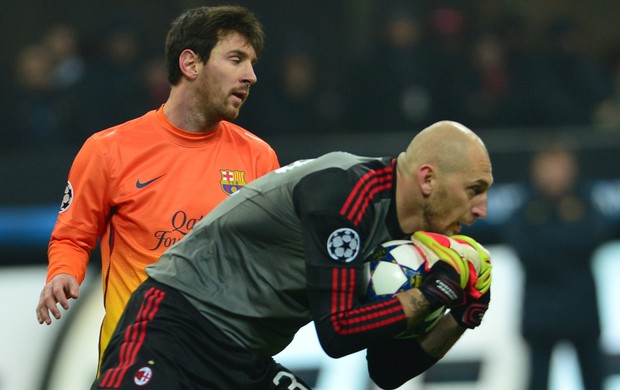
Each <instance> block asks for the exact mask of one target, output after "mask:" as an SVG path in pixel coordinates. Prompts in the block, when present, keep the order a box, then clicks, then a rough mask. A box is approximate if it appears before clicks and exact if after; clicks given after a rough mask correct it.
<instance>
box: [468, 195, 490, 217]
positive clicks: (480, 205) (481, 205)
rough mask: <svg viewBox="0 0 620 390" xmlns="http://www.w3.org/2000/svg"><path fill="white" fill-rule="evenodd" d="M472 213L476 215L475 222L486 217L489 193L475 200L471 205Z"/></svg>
mask: <svg viewBox="0 0 620 390" xmlns="http://www.w3.org/2000/svg"><path fill="white" fill-rule="evenodd" d="M471 213H472V215H473V216H474V222H475V221H476V220H478V219H484V218H486V217H487V194H483V195H482V196H480V197H479V198H477V199H474V202H473V204H472V207H471Z"/></svg>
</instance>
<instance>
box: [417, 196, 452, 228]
mask: <svg viewBox="0 0 620 390" xmlns="http://www.w3.org/2000/svg"><path fill="white" fill-rule="evenodd" d="M447 199H448V193H447V191H446V189H445V188H437V189H436V190H435V191H434V192H433V194H432V195H431V196H430V197H429V199H428V202H426V203H425V204H424V207H423V209H424V219H425V221H426V225H427V230H429V231H431V232H436V233H440V234H447V233H452V232H446V228H447V226H440V225H438V223H439V222H440V221H441V217H440V216H441V215H442V214H445V207H446V200H447Z"/></svg>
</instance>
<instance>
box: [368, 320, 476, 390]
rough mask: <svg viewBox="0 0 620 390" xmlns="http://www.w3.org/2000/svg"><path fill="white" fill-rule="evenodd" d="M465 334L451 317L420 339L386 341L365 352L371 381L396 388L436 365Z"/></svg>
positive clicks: (385, 386)
mask: <svg viewBox="0 0 620 390" xmlns="http://www.w3.org/2000/svg"><path fill="white" fill-rule="evenodd" d="M464 332H465V328H463V327H462V326H459V325H458V324H457V322H456V321H455V320H454V318H453V317H452V316H450V315H445V316H444V317H443V318H442V319H441V320H440V321H439V323H438V324H437V326H435V328H433V330H431V331H430V332H429V333H427V334H425V335H423V336H420V337H418V338H409V339H391V340H386V341H385V342H383V343H379V344H377V345H376V346H373V347H371V348H368V349H367V351H366V360H367V363H368V373H369V375H370V378H371V379H372V380H373V381H374V382H375V383H376V384H377V385H378V386H380V387H381V388H384V389H393V388H397V387H399V386H401V385H402V384H403V383H405V382H407V381H408V380H410V379H412V378H415V377H416V376H418V375H420V374H421V373H423V372H425V371H426V370H428V369H429V368H431V367H432V366H433V365H434V364H435V363H437V362H438V361H439V360H440V359H441V358H442V357H443V356H444V355H445V354H446V353H447V352H448V351H449V350H450V349H451V348H452V346H453V345H454V344H455V343H456V342H457V341H458V339H459V338H460V337H461V336H462V335H463V333H464Z"/></svg>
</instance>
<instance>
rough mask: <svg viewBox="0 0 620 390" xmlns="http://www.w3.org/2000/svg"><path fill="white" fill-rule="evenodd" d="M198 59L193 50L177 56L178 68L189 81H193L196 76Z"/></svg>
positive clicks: (186, 50)
mask: <svg viewBox="0 0 620 390" xmlns="http://www.w3.org/2000/svg"><path fill="white" fill-rule="evenodd" d="M199 63H200V58H199V57H198V54H196V53H194V51H193V50H190V49H185V50H183V52H181V55H180V56H179V68H180V69H181V73H183V75H184V76H185V77H187V78H189V79H192V80H193V79H195V78H196V77H197V76H198V64H199Z"/></svg>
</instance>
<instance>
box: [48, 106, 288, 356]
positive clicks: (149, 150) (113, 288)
mask: <svg viewBox="0 0 620 390" xmlns="http://www.w3.org/2000/svg"><path fill="white" fill-rule="evenodd" d="M278 167H279V163H278V159H277V157H276V154H275V152H274V151H273V149H272V148H271V147H270V146H269V145H268V144H267V143H265V142H264V141H262V140H261V139H259V138H258V137H256V136H255V135H253V134H251V133H250V132H248V131H246V130H244V129H243V128H241V127H239V126H237V125H234V124H232V123H230V122H226V121H222V122H220V124H219V125H218V126H217V128H216V129H215V130H214V131H211V132H209V133H208V134H198V133H190V132H186V131H183V130H180V129H178V128H176V127H175V126H174V125H172V124H171V123H170V122H169V121H168V120H167V119H166V117H165V115H164V113H163V106H162V108H160V109H159V110H155V111H150V112H148V113H146V114H145V115H144V116H142V117H140V118H136V119H134V120H131V121H129V122H126V123H124V124H121V125H118V126H115V127H112V128H109V129H107V130H104V131H101V132H98V133H96V134H94V135H92V136H91V137H90V138H89V139H88V140H87V141H86V142H85V143H84V145H83V146H82V148H81V150H80V151H79V153H78V154H77V156H76V157H75V160H74V162H73V165H72V167H71V170H70V172H69V179H68V183H67V189H66V190H65V195H64V198H63V202H62V205H61V210H60V214H59V215H58V220H57V222H56V225H55V227H54V230H53V232H52V236H51V240H50V243H49V248H48V257H49V268H48V274H47V281H49V280H50V279H51V278H52V277H53V276H54V275H57V274H59V273H67V274H70V275H73V276H74V277H75V278H76V279H77V280H78V282H79V283H82V281H83V280H84V276H85V274H86V267H87V264H88V261H89V258H90V252H91V250H92V249H94V248H95V247H96V245H97V243H98V241H99V245H100V250H101V257H102V259H101V260H102V278H103V280H102V282H103V293H104V306H105V311H106V315H105V319H104V321H103V325H102V329H101V337H100V351H101V352H103V350H104V349H105V347H106V346H107V344H108V341H109V338H110V336H111V335H112V332H113V330H114V327H115V326H116V323H117V322H118V319H119V318H120V315H121V313H122V311H123V309H124V307H125V304H126V302H127V300H128V299H129V296H130V294H131V293H132V292H133V291H134V290H135V289H136V288H137V287H138V285H139V284H140V283H141V282H142V281H144V280H145V278H146V273H145V271H144V268H145V267H146V266H147V265H148V264H151V263H153V262H155V261H156V260H157V259H158V258H159V256H160V255H161V254H162V253H163V252H164V251H165V250H166V249H168V248H170V246H172V245H173V244H174V243H176V242H177V241H179V240H180V239H181V238H183V237H184V236H185V235H186V234H187V233H188V232H189V231H190V230H191V229H192V228H193V226H194V225H195V224H196V223H197V222H198V221H200V220H201V219H202V218H203V216H204V215H205V214H207V213H208V212H209V211H210V210H211V209H213V208H214V207H215V206H216V205H217V204H218V203H220V202H221V201H222V200H224V199H225V198H226V197H227V196H229V195H230V194H232V193H234V192H235V191H237V190H238V189H239V188H241V187H243V186H244V185H245V184H246V183H248V182H249V181H251V180H254V179H256V178H258V177H259V176H262V175H264V174H265V173H267V172H270V171H272V170H273V169H275V168H278Z"/></svg>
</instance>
